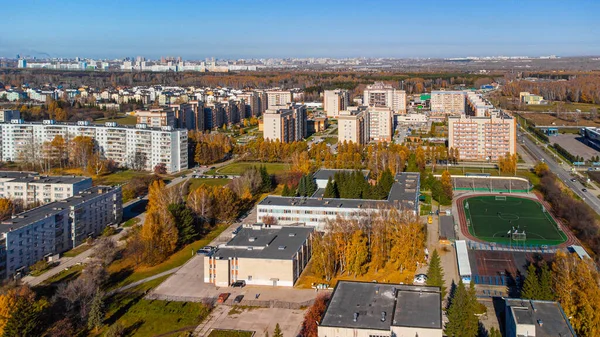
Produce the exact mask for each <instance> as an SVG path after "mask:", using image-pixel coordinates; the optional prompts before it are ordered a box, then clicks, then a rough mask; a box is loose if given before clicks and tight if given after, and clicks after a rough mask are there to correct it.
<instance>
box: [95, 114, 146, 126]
mask: <svg viewBox="0 0 600 337" xmlns="http://www.w3.org/2000/svg"><path fill="white" fill-rule="evenodd" d="M106 122H117V123H119V124H120V125H135V124H137V117H135V116H130V115H126V116H118V117H116V118H108V119H106V118H99V119H96V120H95V121H94V124H104V123H106Z"/></svg>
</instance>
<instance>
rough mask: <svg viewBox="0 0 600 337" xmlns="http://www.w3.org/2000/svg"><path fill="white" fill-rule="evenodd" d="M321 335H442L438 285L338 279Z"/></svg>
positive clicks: (324, 314)
mask: <svg viewBox="0 0 600 337" xmlns="http://www.w3.org/2000/svg"><path fill="white" fill-rule="evenodd" d="M318 335H319V337H384V336H385V337H389V336H397V337H413V336H419V337H442V336H443V324H442V294H441V292H440V288H439V287H428V286H415V285H406V284H391V283H374V282H352V281H339V282H338V283H337V285H336V287H335V289H334V290H333V294H332V295H331V299H330V300H329V304H328V305H327V309H325V312H324V313H323V316H322V318H321V321H320V322H319V324H318Z"/></svg>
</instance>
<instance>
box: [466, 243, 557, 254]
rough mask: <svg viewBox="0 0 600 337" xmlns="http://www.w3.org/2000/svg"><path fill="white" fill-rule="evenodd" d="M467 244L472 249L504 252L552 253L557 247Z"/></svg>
mask: <svg viewBox="0 0 600 337" xmlns="http://www.w3.org/2000/svg"><path fill="white" fill-rule="evenodd" d="M467 245H468V247H469V249H472V250H491V251H505V252H515V251H516V252H531V253H541V254H554V253H556V251H557V250H558V249H556V248H549V247H548V246H546V245H536V244H521V243H519V244H512V245H505V244H500V243H485V242H477V241H468V242H467Z"/></svg>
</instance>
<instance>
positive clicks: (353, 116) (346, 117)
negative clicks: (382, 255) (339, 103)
mask: <svg viewBox="0 0 600 337" xmlns="http://www.w3.org/2000/svg"><path fill="white" fill-rule="evenodd" d="M370 136H371V133H370V131H369V115H368V112H367V111H366V109H365V108H364V107H359V108H357V109H352V110H344V111H340V114H339V116H338V142H340V143H343V142H353V143H356V144H367V143H368V142H369V137H370Z"/></svg>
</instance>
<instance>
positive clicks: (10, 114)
mask: <svg viewBox="0 0 600 337" xmlns="http://www.w3.org/2000/svg"><path fill="white" fill-rule="evenodd" d="M13 119H21V112H20V111H19V110H4V109H0V123H10V121H11V120H13Z"/></svg>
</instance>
